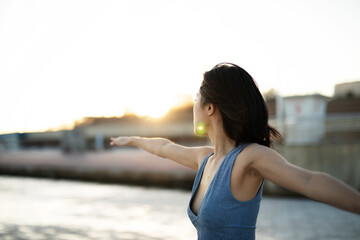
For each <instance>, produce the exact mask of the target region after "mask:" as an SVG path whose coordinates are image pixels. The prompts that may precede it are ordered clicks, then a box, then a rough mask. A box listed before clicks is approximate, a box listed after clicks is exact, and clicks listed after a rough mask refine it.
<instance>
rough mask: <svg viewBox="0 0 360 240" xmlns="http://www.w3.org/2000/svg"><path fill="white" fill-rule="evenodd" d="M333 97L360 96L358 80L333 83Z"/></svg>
mask: <svg viewBox="0 0 360 240" xmlns="http://www.w3.org/2000/svg"><path fill="white" fill-rule="evenodd" d="M334 98H335V99H338V98H360V81H356V82H347V83H340V84H337V85H335V92H334Z"/></svg>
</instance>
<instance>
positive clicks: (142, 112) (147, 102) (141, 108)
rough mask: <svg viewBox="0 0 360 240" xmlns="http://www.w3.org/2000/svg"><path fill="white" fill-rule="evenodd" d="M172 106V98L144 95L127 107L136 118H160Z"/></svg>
mask: <svg viewBox="0 0 360 240" xmlns="http://www.w3.org/2000/svg"><path fill="white" fill-rule="evenodd" d="M173 106H174V97H173V96H163V95H158V94H156V95H155V94H153V95H151V96H149V95H145V96H143V97H142V98H141V99H138V101H136V102H132V103H131V106H128V108H129V109H131V111H132V112H133V113H135V114H136V115H138V116H148V117H153V118H161V117H163V116H164V115H165V114H166V113H168V111H169V110H170V109H171V108H172V107H173Z"/></svg>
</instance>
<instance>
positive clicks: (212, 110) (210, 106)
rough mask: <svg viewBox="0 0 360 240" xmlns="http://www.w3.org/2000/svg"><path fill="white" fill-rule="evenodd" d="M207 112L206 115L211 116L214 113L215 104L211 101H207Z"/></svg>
mask: <svg viewBox="0 0 360 240" xmlns="http://www.w3.org/2000/svg"><path fill="white" fill-rule="evenodd" d="M207 112H208V116H211V115H213V114H214V112H215V106H214V104H212V103H209V104H208V106H207Z"/></svg>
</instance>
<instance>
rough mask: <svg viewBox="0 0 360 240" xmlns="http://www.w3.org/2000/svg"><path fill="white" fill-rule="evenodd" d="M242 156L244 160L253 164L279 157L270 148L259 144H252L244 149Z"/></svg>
mask: <svg viewBox="0 0 360 240" xmlns="http://www.w3.org/2000/svg"><path fill="white" fill-rule="evenodd" d="M242 156H243V158H244V159H246V160H248V161H249V163H253V162H254V161H256V160H259V159H262V158H269V157H272V156H279V154H278V153H277V152H276V151H275V150H274V149H272V148H270V147H267V146H264V145H260V144H258V143H251V144H249V145H248V146H246V147H245V148H244V150H243V153H242ZM238 157H239V156H238Z"/></svg>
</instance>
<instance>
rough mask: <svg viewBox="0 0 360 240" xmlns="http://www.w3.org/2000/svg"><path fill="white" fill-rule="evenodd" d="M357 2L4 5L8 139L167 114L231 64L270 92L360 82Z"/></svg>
mask: <svg viewBox="0 0 360 240" xmlns="http://www.w3.org/2000/svg"><path fill="white" fill-rule="evenodd" d="M359 13H360V1H357V0H337V1H331V0H307V1H306V0H305V1H291V0H273V1H267V0H262V1H239V0H234V1H226V0H225V1H209V0H201V1H195V0H181V1H180V0H179V1H173V0H152V1H149V0H126V1H103V0H102V1H100V0H98V1H94V0H93V1H89V0H71V1H50V0H33V1H6V0H0V83H1V90H0V91H1V92H0V101H1V112H0V114H1V117H0V133H4V132H15V131H39V130H45V129H48V128H55V127H59V126H61V125H63V124H70V123H72V122H73V121H74V119H79V118H81V117H84V116H116V115H121V114H123V112H124V110H125V109H126V108H127V109H131V110H132V111H134V112H135V113H138V114H148V115H154V116H156V115H161V114H162V113H164V112H165V111H166V110H167V109H168V108H169V107H170V106H171V104H173V102H174V101H175V100H176V97H177V95H179V94H195V93H196V92H197V90H198V87H199V84H200V83H201V80H202V74H203V72H204V71H207V70H209V69H211V68H212V67H213V66H214V65H215V64H217V63H219V62H223V61H227V62H234V63H236V64H238V65H240V66H242V67H243V68H245V69H246V70H247V71H248V72H249V73H250V74H251V75H252V76H253V77H254V78H255V80H256V81H257V83H258V85H259V87H260V90H261V91H263V92H264V91H267V90H269V89H271V88H275V89H277V90H278V91H279V92H280V93H281V94H282V95H285V96H286V95H294V94H309V93H321V94H325V95H331V94H332V93H333V88H334V85H335V84H337V83H342V82H347V81H356V80H360V31H359V29H360V14H359Z"/></svg>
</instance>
